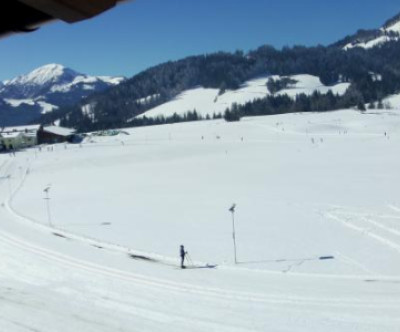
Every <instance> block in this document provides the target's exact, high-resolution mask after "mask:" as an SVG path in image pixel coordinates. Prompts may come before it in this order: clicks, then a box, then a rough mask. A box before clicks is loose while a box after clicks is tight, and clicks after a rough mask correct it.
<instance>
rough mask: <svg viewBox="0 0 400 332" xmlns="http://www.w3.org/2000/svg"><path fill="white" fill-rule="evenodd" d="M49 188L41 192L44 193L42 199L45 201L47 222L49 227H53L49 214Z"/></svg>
mask: <svg viewBox="0 0 400 332" xmlns="http://www.w3.org/2000/svg"><path fill="white" fill-rule="evenodd" d="M50 188H51V187H46V188H45V189H44V190H43V191H44V192H45V193H46V197H45V198H44V199H45V200H46V207H47V220H48V221H49V225H50V227H53V223H52V222H51V214H50V197H49V191H50Z"/></svg>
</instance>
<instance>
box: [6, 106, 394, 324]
mask: <svg viewBox="0 0 400 332" xmlns="http://www.w3.org/2000/svg"><path fill="white" fill-rule="evenodd" d="M398 112H399V111H374V112H368V113H365V114H361V113H359V112H356V111H351V110H344V111H338V112H329V113H319V114H315V113H309V114H289V115H279V116H269V117H258V118H255V117H253V118H244V119H242V121H240V122H238V123H226V122H224V121H203V122H194V123H184V124H175V125H164V126H158V127H146V128H139V129H130V130H128V132H129V135H122V134H121V135H118V136H112V137H93V138H90V139H88V140H86V141H85V142H84V143H83V144H82V145H63V144H61V145H54V146H51V147H42V149H41V151H39V150H37V149H35V150H28V151H26V152H21V153H17V155H16V157H10V156H8V155H1V156H0V166H1V168H0V198H1V201H2V209H1V210H0V211H1V212H0V213H1V218H0V219H1V223H0V257H1V259H0V271H1V272H0V312H1V313H0V331H7V332H8V331H11V332H14V331H18V332H19V331H49V332H50V331H83V332H86V331H96V332H98V331H107V332H108V331H109V332H111V331H328V332H331V331H338V332H339V331H341V332H342V331H363V332H364V331H377V332H378V331H379V332H382V331H383V332H386V331H387V332H389V331H390V332H391V331H393V332H395V331H396V332H397V331H399V327H400V277H399V274H400V173H399V169H400V157H399V153H398V151H399V148H400V113H398ZM9 175H10V177H8V176H9ZM46 188H50V189H49V190H48V197H49V198H50V199H49V200H46V199H45V198H46V193H45V192H44V190H45V189H46ZM233 203H236V204H237V208H236V213H235V225H236V240H237V258H238V264H234V256H233V242H232V216H231V213H230V212H229V211H228V209H229V207H230V206H231V205H232V204H233ZM180 244H184V245H185V247H186V249H187V250H188V251H189V253H190V257H191V259H192V260H193V263H194V265H195V266H197V267H198V268H196V269H188V270H185V271H182V270H180V269H179V268H177V266H178V265H179V262H178V249H179V245H180ZM132 255H134V257H132ZM323 258H329V259H323ZM207 264H210V265H217V266H216V268H205V267H206V266H207ZM189 265H190V264H189Z"/></svg>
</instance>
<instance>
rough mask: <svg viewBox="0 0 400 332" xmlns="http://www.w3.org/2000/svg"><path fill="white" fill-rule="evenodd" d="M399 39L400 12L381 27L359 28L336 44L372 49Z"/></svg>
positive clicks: (348, 48) (347, 48)
mask: <svg viewBox="0 0 400 332" xmlns="http://www.w3.org/2000/svg"><path fill="white" fill-rule="evenodd" d="M398 40H400V14H398V15H396V16H395V17H393V18H392V19H390V20H388V21H387V22H386V23H385V24H384V25H383V26H382V27H381V28H379V29H375V30H359V31H358V32H357V33H356V34H355V35H353V36H348V37H346V38H345V39H343V40H341V41H339V42H338V43H336V44H335V45H336V46H340V47H343V49H344V50H350V49H352V48H356V47H359V48H364V49H370V48H374V47H379V46H382V45H384V44H386V43H388V42H392V41H398Z"/></svg>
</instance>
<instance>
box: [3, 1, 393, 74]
mask: <svg viewBox="0 0 400 332" xmlns="http://www.w3.org/2000/svg"><path fill="white" fill-rule="evenodd" d="M399 12H400V3H399V1H398V0H379V1H378V0H352V1H349V0H334V1H331V0H301V1H299V0H274V1H269V0H136V1H133V2H128V3H126V4H123V5H120V6H118V7H117V8H115V9H113V10H111V11H109V12H107V13H105V14H103V15H101V16H98V17H96V18H94V19H91V20H88V21H85V22H82V23H77V24H74V25H68V24H66V23H63V22H60V23H53V24H50V25H47V26H44V27H42V28H41V29H40V30H39V31H37V32H34V33H30V34H26V35H18V36H14V37H11V38H6V39H3V40H1V41H0V80H5V79H10V78H13V77H15V76H17V75H20V74H24V73H27V72H29V71H31V70H32V69H35V68H37V67H39V66H42V65H44V64H47V63H60V64H63V65H65V66H68V67H70V68H72V69H75V70H77V71H80V72H84V73H88V74H93V75H125V76H128V77H130V76H132V75H134V74H135V73H138V72H140V71H141V70H144V69H146V68H148V67H150V66H154V65H157V64H159V63H162V62H165V61H168V60H176V59H180V58H183V57H185V56H188V55H196V54H203V53H211V52H214V51H218V50H222V51H234V50H237V49H241V50H244V51H248V50H250V49H254V48H257V47H258V46H261V45H263V44H271V45H273V46H275V47H277V48H281V47H282V46H285V45H289V46H290V45H294V44H303V45H308V46H311V45H317V44H323V45H327V44H330V43H332V42H335V41H337V40H339V39H341V38H343V37H345V36H346V35H348V34H352V33H354V32H355V31H356V30H358V29H359V28H365V29H370V28H378V27H380V26H381V25H382V24H383V23H384V22H385V21H386V20H387V19H389V18H391V17H392V16H394V15H396V14H397V13H399Z"/></svg>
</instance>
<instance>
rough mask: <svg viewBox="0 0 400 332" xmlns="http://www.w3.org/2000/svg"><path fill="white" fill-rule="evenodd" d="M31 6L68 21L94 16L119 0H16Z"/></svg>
mask: <svg viewBox="0 0 400 332" xmlns="http://www.w3.org/2000/svg"><path fill="white" fill-rule="evenodd" d="M18 1H19V2H22V3H24V4H25V5H28V6H30V7H32V8H35V9H37V10H39V11H41V12H43V13H46V14H48V15H50V16H52V17H54V18H57V19H60V20H63V21H65V22H68V23H73V22H78V21H82V20H85V19H88V18H91V17H93V16H96V15H98V14H100V13H102V12H104V11H106V10H108V9H110V8H112V7H114V6H115V5H116V3H117V2H119V0H18Z"/></svg>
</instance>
